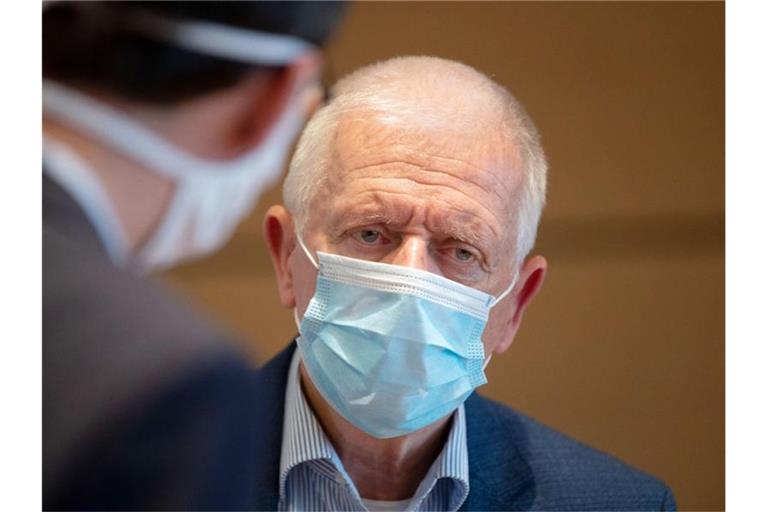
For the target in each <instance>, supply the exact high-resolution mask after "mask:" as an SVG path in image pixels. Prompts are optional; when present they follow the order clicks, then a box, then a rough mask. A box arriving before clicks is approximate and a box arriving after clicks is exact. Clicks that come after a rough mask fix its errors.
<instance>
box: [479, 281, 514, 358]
mask: <svg viewBox="0 0 768 512" xmlns="http://www.w3.org/2000/svg"><path fill="white" fill-rule="evenodd" d="M519 276H520V272H515V277H514V279H512V282H511V283H510V285H509V286H507V289H506V290H504V291H503V292H501V295H499V296H498V297H495V298H494V299H493V300H492V301H491V302H490V303H489V304H488V309H490V308H492V307H493V306H495V305H496V304H498V303H499V302H501V301H502V300H503V299H504V297H506V296H507V295H509V292H511V291H512V289H513V288H514V287H515V285H516V284H517V278H518V277H519ZM491 357H493V354H488V357H487V358H486V359H485V362H484V363H483V371H485V368H486V367H487V366H488V363H490V362H491Z"/></svg>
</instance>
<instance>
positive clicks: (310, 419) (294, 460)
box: [280, 349, 469, 510]
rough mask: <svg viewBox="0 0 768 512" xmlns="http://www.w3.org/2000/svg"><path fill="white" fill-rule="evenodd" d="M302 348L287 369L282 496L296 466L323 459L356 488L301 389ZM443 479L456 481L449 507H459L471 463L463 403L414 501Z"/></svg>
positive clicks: (323, 466) (323, 465)
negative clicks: (300, 365) (300, 364)
mask: <svg viewBox="0 0 768 512" xmlns="http://www.w3.org/2000/svg"><path fill="white" fill-rule="evenodd" d="M300 360H301V357H300V354H299V350H298V349H297V350H295V351H294V354H293V357H292V359H291V366H290V369H289V371H288V382H287V386H286V390H285V415H284V417H283V442H282V451H281V456H280V499H281V500H282V499H284V498H285V485H286V480H287V479H288V474H289V473H290V472H291V469H293V468H295V467H296V466H298V465H300V464H303V463H305V462H310V461H323V462H324V464H320V465H319V466H318V468H319V469H320V470H321V471H322V468H327V470H328V471H333V468H334V467H335V469H336V471H337V472H338V473H339V474H341V475H343V476H344V478H346V479H347V480H348V481H349V482H348V483H349V484H350V489H355V490H356V488H355V486H354V484H353V482H352V481H351V479H350V478H349V477H348V475H347V472H346V471H345V470H344V467H343V464H342V463H341V459H340V457H339V456H338V455H337V453H336V450H335V449H334V448H333V445H332V444H331V442H330V440H329V439H328V437H327V436H326V435H325V432H323V428H322V426H321V425H320V423H319V422H318V421H317V418H316V417H315V415H314V413H313V412H312V409H311V408H310V406H309V404H308V403H307V400H306V398H305V397H304V393H303V392H302V391H301V384H300V380H299V361H300ZM441 478H448V479H451V480H453V481H454V482H456V484H457V485H455V486H454V491H453V492H452V493H451V494H452V496H451V498H450V502H451V505H450V506H449V507H448V508H450V509H454V510H455V509H458V507H459V506H461V503H463V502H464V500H465V499H466V497H467V495H468V494H469V463H468V450H467V433H466V417H465V411H464V405H463V404H462V405H461V406H459V408H458V409H457V410H456V412H455V413H454V416H453V422H452V425H451V430H450V432H449V434H448V438H447V440H446V442H445V445H444V446H443V450H442V451H441V452H440V455H438V457H437V459H435V462H434V463H433V464H432V467H430V469H429V471H428V472H427V474H426V476H425V477H424V480H422V482H421V484H420V485H419V487H418V488H417V490H416V494H414V496H413V501H415V503H416V504H417V507H416V508H418V504H420V503H421V502H422V501H424V500H425V498H427V497H428V495H429V493H430V491H431V490H432V488H433V487H434V486H435V484H436V483H437V482H438V480H439V479H441Z"/></svg>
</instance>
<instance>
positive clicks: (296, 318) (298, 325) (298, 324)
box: [293, 230, 320, 334]
mask: <svg viewBox="0 0 768 512" xmlns="http://www.w3.org/2000/svg"><path fill="white" fill-rule="evenodd" d="M296 241H297V242H298V243H299V247H301V249H302V250H303V251H304V254H306V256H307V258H308V259H309V261H310V262H311V263H312V266H314V267H315V268H316V269H318V270H320V266H319V265H318V264H317V261H315V258H314V257H313V256H312V253H311V252H309V249H307V246H306V245H305V244H304V240H302V239H301V235H300V234H299V232H298V230H297V231H296ZM293 321H294V323H295V324H296V328H297V329H298V330H299V334H301V322H299V311H298V310H297V309H296V308H295V307H294V308H293Z"/></svg>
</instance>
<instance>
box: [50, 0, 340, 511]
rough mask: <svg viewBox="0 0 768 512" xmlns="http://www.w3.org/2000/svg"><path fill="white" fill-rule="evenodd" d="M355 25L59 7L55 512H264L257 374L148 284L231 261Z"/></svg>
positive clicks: (308, 16) (54, 116) (250, 9)
mask: <svg viewBox="0 0 768 512" xmlns="http://www.w3.org/2000/svg"><path fill="white" fill-rule="evenodd" d="M341 10H342V9H341V6H340V5H339V4H336V3H314V2H291V3H279V4H278V3H270V2H168V3H165V2H162V3H155V2H56V3H51V4H48V5H46V6H45V9H44V12H43V79H44V81H43V132H44V133H43V140H44V149H43V506H44V508H45V509H252V508H257V504H256V503H255V502H254V499H255V496H256V495H257V494H258V492H257V491H258V490H257V489H255V485H257V481H256V479H255V478H254V477H253V475H254V473H255V471H256V469H255V468H257V467H258V466H259V465H260V463H261V462H260V457H261V454H260V453H259V451H258V449H257V447H256V444H255V439H256V438H258V437H259V435H260V431H259V428H260V427H259V421H258V420H263V419H264V418H262V417H257V414H258V411H256V410H255V409H254V408H252V407H251V404H252V403H253V401H254V397H255V396H256V394H257V393H258V389H256V388H255V387H254V381H253V371H252V370H251V369H250V368H249V366H248V365H247V363H246V362H245V360H244V359H243V358H241V357H240V356H239V354H237V353H236V352H235V351H234V349H233V348H232V344H231V343H229V340H227V338H226V336H225V335H223V334H222V333H220V332H218V331H217V330H216V329H215V328H214V327H212V326H211V325H208V324H207V323H206V321H205V320H203V319H201V318H200V316H199V313H198V312H197V311H195V310H194V309H192V308H190V307H188V306H187V305H185V304H183V303H182V302H181V301H179V300H177V299H176V298H175V297H173V296H172V295H171V294H169V293H167V292H166V291H164V290H162V289H160V288H159V287H157V286H155V285H153V284H151V283H149V282H148V281H147V280H145V279H144V278H143V277H142V276H143V274H145V273H148V272H151V271H153V270H157V269H163V268H167V267H170V266H173V265H175V264H177V263H179V262H182V261H188V260H191V259H194V258H198V257H202V256H205V255H207V254H209V253H211V252H213V251H216V250H217V249H219V248H220V247H221V246H222V245H223V244H224V243H225V242H226V241H227V239H228V238H229V237H230V235H231V234H232V233H233V231H234V229H235V227H236V226H237V224H238V222H239V221H240V220H242V218H243V217H244V216H245V215H246V214H247V213H248V212H249V210H250V208H251V207H252V206H253V205H254V203H255V201H256V200H257V198H258V196H259V194H260V193H261V192H262V191H263V190H264V189H265V188H267V187H268V186H269V185H270V184H272V183H273V182H274V181H275V180H276V179H277V178H278V177H279V173H280V171H281V169H282V166H283V163H284V159H285V157H286V154H287V152H288V151H289V149H290V146H291V144H292V143H293V141H294V138H295V136H296V135H297V134H298V132H299V131H300V129H301V128H302V126H303V124H304V122H305V120H306V117H307V115H308V114H309V112H310V110H311V109H312V107H313V105H316V104H317V103H318V102H319V99H320V94H321V91H320V87H319V74H320V68H321V64H322V62H321V61H322V59H321V56H320V53H319V45H321V44H322V43H323V42H324V41H325V40H326V39H327V37H328V36H329V35H330V33H331V32H332V30H333V28H334V27H335V25H336V24H337V22H338V20H339V18H340V15H341Z"/></svg>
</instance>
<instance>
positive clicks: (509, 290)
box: [488, 272, 520, 309]
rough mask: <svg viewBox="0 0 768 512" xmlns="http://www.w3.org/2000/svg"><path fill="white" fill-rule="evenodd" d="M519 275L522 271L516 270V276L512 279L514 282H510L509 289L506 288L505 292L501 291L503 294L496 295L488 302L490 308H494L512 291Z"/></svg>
mask: <svg viewBox="0 0 768 512" xmlns="http://www.w3.org/2000/svg"><path fill="white" fill-rule="evenodd" d="M519 276H520V272H515V278H514V279H512V282H511V283H510V284H509V286H508V287H507V289H506V290H504V291H503V292H501V295H499V296H498V297H494V299H493V300H492V301H491V302H490V303H489V304H488V308H489V309H490V308H492V307H493V306H495V305H496V304H498V303H499V302H501V301H502V299H504V297H506V296H507V295H508V294H509V292H511V291H512V289H513V288H514V287H515V285H516V284H517V278H518V277H519Z"/></svg>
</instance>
